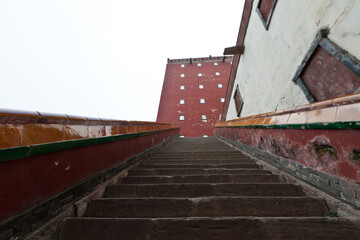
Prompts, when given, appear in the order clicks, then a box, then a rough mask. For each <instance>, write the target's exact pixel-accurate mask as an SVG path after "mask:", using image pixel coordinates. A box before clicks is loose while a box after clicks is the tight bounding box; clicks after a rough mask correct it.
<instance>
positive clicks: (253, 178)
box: [120, 174, 284, 184]
mask: <svg viewBox="0 0 360 240" xmlns="http://www.w3.org/2000/svg"><path fill="white" fill-rule="evenodd" d="M120 182H121V183H125V184H146V183H149V184H155V183H279V182H284V178H283V177H280V176H278V175H273V174H264V175H257V174H249V175H235V174H226V175H225V174H217V175H216V174H214V175H206V174H203V175H182V176H128V177H125V178H122V179H121V180H120Z"/></svg>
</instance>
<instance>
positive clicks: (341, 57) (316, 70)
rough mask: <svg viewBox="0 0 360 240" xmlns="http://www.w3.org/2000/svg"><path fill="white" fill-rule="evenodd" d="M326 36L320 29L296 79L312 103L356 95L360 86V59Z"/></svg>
mask: <svg viewBox="0 0 360 240" xmlns="http://www.w3.org/2000/svg"><path fill="white" fill-rule="evenodd" d="M326 35H327V34H326V32H324V30H322V31H320V33H319V34H318V35H317V37H316V39H315V41H314V42H313V44H312V46H311V48H310V50H309V51H308V53H307V54H306V56H305V59H304V60H303V62H302V64H301V65H300V67H299V69H298V70H297V72H296V74H295V77H294V79H293V81H295V82H297V83H298V84H299V86H300V87H301V89H302V90H303V91H304V93H305V95H306V97H307V99H308V100H309V102H316V101H323V100H327V99H332V98H336V97H341V96H345V95H349V94H353V93H356V92H359V89H360V61H359V60H357V59H356V58H354V57H353V56H351V55H350V54H349V53H348V52H346V51H345V50H343V49H341V48H340V47H339V46H337V45H336V44H335V43H333V42H332V41H330V40H329V39H328V38H327V37H326Z"/></svg>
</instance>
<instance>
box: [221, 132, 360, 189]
mask: <svg viewBox="0 0 360 240" xmlns="http://www.w3.org/2000/svg"><path fill="white" fill-rule="evenodd" d="M358 134H359V130H326V129H324V130H300V129H254V128H215V135H217V136H222V137H226V138H228V139H231V140H234V141H238V142H241V143H243V144H246V145H248V146H251V147H254V148H256V149H260V150H263V151H266V152H269V153H272V154H275V155H278V156H280V157H284V158H286V159H291V160H293V161H296V162H299V163H301V164H303V165H305V166H307V167H310V168H311V169H314V170H317V171H320V172H325V173H329V174H332V175H335V176H338V177H340V178H344V179H347V180H350V181H353V182H356V183H360V162H359V161H358V160H357V159H356V156H354V155H356V150H357V149H359V148H360V144H359V142H358V141H356V139H357V138H358ZM354 150H355V151H354ZM354 153H355V154H354Z"/></svg>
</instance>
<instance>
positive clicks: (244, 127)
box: [214, 94, 360, 208]
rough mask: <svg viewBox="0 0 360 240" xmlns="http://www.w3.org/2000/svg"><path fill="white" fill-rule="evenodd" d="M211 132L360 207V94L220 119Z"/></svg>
mask: <svg viewBox="0 0 360 240" xmlns="http://www.w3.org/2000/svg"><path fill="white" fill-rule="evenodd" d="M214 135H215V136H217V137H218V138H221V139H223V140H225V141H227V142H229V143H230V144H232V145H234V146H236V147H238V148H240V149H242V150H244V151H247V152H249V153H251V154H252V155H255V156H256V157H259V158H260V159H262V160H264V161H268V162H269V163H271V164H272V165H275V166H276V167H278V168H279V169H281V170H282V171H285V172H288V173H290V174H292V175H294V176H295V177H297V178H299V179H301V180H303V181H305V182H307V183H309V184H311V185H313V186H315V187H317V188H320V189H321V190H323V191H325V192H327V193H329V194H331V195H333V196H335V197H337V198H339V199H341V200H343V201H345V202H347V203H350V204H351V205H353V206H355V207H358V208H360V185H359V183H360V94H353V95H348V96H344V97H340V98H335V99H330V100H326V101H322V102H316V103H312V104H307V105H302V106H297V107H293V108H288V109H284V110H280V111H275V112H269V113H262V114H258V115H252V116H247V117H243V118H239V119H234V120H230V121H223V122H219V123H217V124H216V125H215V127H214Z"/></svg>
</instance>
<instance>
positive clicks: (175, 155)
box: [151, 152, 249, 158]
mask: <svg viewBox="0 0 360 240" xmlns="http://www.w3.org/2000/svg"><path fill="white" fill-rule="evenodd" d="M151 157H159V158H166V157H169V158H181V157H238V158H249V157H248V156H245V155H243V154H242V153H240V152H222V153H221V152H220V153H219V152H216V153H215V152H207V153H205V152H202V153H201V152H188V153H183V152H178V153H168V152H166V153H161V152H159V153H156V154H154V155H152V156H151Z"/></svg>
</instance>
